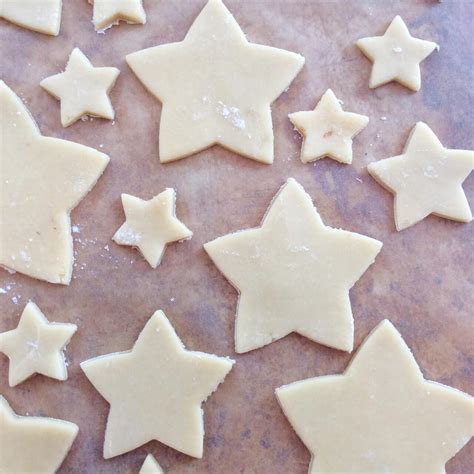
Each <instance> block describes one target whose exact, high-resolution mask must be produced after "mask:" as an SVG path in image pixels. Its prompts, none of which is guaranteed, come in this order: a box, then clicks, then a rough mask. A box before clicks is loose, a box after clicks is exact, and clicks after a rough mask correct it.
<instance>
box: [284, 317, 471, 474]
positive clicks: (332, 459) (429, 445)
mask: <svg viewBox="0 0 474 474" xmlns="http://www.w3.org/2000/svg"><path fill="white" fill-rule="evenodd" d="M276 395H277V398H278V401H279V402H280V404H281V406H282V408H283V411H284V412H285V415H286V416H287V418H288V420H289V421H290V423H291V425H292V426H293V428H294V430H295V431H296V433H297V434H298V436H299V437H300V438H301V440H302V441H303V443H304V444H305V445H306V447H307V448H308V449H309V451H310V452H311V455H312V460H311V464H310V468H309V473H310V474H317V473H327V474H329V473H334V474H336V473H337V474H339V473H342V472H344V473H347V474H349V473H366V474H369V473H377V474H379V473H384V472H386V473H388V472H390V473H394V474H405V473H418V474H426V473H444V472H445V469H444V465H445V464H446V462H447V461H448V460H449V459H450V458H452V457H453V456H454V455H455V454H456V453H457V452H458V451H459V450H460V449H461V448H462V447H463V446H464V445H465V444H466V443H467V442H468V441H469V439H470V438H471V437H472V436H473V434H474V424H473V419H474V402H473V399H472V397H470V396H469V395H467V394H465V393H463V392H460V391H458V390H456V389H454V388H451V387H447V386H445V385H442V384H440V383H437V382H429V381H426V380H424V378H423V374H422V373H421V371H420V368H419V367H418V365H417V363H416V361H415V358H414V357H413V354H412V353H411V351H410V349H409V348H408V346H407V345H406V343H405V341H404V340H403V339H402V337H401V336H400V334H399V333H398V331H397V330H396V329H395V328H394V327H393V326H392V324H391V323H390V322H389V321H388V320H385V321H382V322H381V323H380V324H379V325H378V326H377V327H376V328H375V329H374V330H373V331H372V333H371V334H370V335H369V336H368V337H367V339H366V340H365V341H364V342H363V344H362V346H361V347H360V348H359V350H358V351H357V353H356V355H355V356H354V358H353V359H352V362H351V363H350V365H349V367H348V368H347V369H346V371H345V372H344V374H342V375H328V376H323V377H314V378H312V379H306V380H302V381H299V382H294V383H292V384H289V385H285V386H283V387H280V388H278V389H277V390H276Z"/></svg>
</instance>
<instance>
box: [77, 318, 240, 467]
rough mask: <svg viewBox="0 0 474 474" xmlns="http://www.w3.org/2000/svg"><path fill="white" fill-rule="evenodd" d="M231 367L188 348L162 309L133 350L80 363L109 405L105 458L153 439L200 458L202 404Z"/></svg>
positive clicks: (225, 360) (201, 445)
mask: <svg viewBox="0 0 474 474" xmlns="http://www.w3.org/2000/svg"><path fill="white" fill-rule="evenodd" d="M233 364H234V361H233V360H231V359H228V358H225V357H217V356H215V355H211V354H205V353H203V352H191V351H188V350H186V349H185V348H184V346H183V343H182V342H181V340H180V339H179V338H178V336H177V335H176V333H175V331H174V329H173V326H171V324H170V322H169V321H168V319H166V316H165V314H164V313H163V312H162V311H157V312H156V313H155V314H154V315H153V316H152V317H151V318H150V320H149V321H148V322H147V324H146V325H145V327H144V329H143V330H142V332H141V333H140V336H139V337H138V339H137V342H136V343H135V345H134V346H133V349H132V350H131V351H128V352H119V353H115V354H108V355H104V356H100V357H96V358H94V359H90V360H87V361H85V362H82V363H81V368H82V370H83V371H84V372H85V374H86V376H87V378H88V379H89V380H90V381H91V383H92V384H93V385H94V387H95V388H96V389H97V390H98V391H99V393H100V394H101V395H102V396H103V397H104V398H105V399H106V400H107V401H108V402H109V404H110V412H109V417H108V420H107V428H106V431H105V441H104V458H105V459H108V458H112V457H114V456H118V455H120V454H124V453H126V452H128V451H132V450H133V449H135V448H138V447H139V446H142V445H143V444H145V443H148V442H149V441H151V440H157V441H160V442H161V443H163V444H166V445H167V446H170V447H172V448H174V449H176V450H178V451H181V452H183V453H185V454H187V455H189V456H193V457H196V458H201V457H202V452H203V440H204V427H203V411H202V409H201V404H202V403H203V402H204V401H205V400H206V399H207V397H208V396H209V395H211V394H212V392H214V391H215V390H216V389H217V387H218V385H219V384H220V383H222V382H223V380H224V378H225V376H226V375H227V374H228V373H229V372H230V370H231V369H232V365H233Z"/></svg>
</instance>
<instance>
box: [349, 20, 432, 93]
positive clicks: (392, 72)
mask: <svg viewBox="0 0 474 474" xmlns="http://www.w3.org/2000/svg"><path fill="white" fill-rule="evenodd" d="M356 44H357V46H358V47H359V49H360V50H361V51H362V52H363V53H364V54H365V55H366V56H367V57H368V58H369V59H370V60H371V61H372V62H373V63H374V64H373V66H372V73H371V75H370V83H369V87H370V88H371V89H374V88H375V87H379V86H382V85H383V84H387V83H388V82H391V81H397V82H398V83H400V84H402V85H403V86H405V87H408V88H409V89H411V90H413V91H418V90H420V86H421V74H420V63H421V61H423V60H424V59H425V58H427V57H428V56H429V55H430V54H431V53H432V52H433V51H434V50H435V49H439V46H438V45H437V44H436V43H433V42H432V41H425V40H421V39H418V38H414V37H413V36H411V35H410V32H409V31H408V28H407V26H406V25H405V23H404V21H403V20H402V18H401V17H400V16H398V15H397V16H396V17H395V18H394V19H393V21H392V23H390V26H389V27H388V28H387V31H386V32H385V34H384V35H383V36H373V37H370V38H362V39H360V40H358V41H357V43H356Z"/></svg>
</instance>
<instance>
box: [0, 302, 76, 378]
mask: <svg viewBox="0 0 474 474" xmlns="http://www.w3.org/2000/svg"><path fill="white" fill-rule="evenodd" d="M76 331H77V326H76V325H75V324H65V323H50V322H49V321H48V320H47V319H46V317H45V316H44V314H43V313H42V312H41V310H40V309H39V308H38V306H36V305H35V304H34V303H33V302H32V301H30V302H29V303H28V304H27V305H26V306H25V309H24V310H23V313H22V315H21V318H20V321H19V323H18V326H17V328H16V329H12V330H11V331H7V332H3V333H0V352H3V353H4V354H5V355H6V356H7V357H8V358H9V359H10V370H9V373H8V383H9V384H10V387H15V386H16V385H18V384H20V383H21V382H23V381H25V380H26V379H28V378H29V377H31V376H32V375H34V374H42V375H45V376H47V377H51V378H53V379H57V380H66V379H67V367H66V361H65V359H64V353H63V350H64V349H65V347H66V345H67V344H68V343H69V341H70V340H71V337H72V336H73V334H74V333H75V332H76Z"/></svg>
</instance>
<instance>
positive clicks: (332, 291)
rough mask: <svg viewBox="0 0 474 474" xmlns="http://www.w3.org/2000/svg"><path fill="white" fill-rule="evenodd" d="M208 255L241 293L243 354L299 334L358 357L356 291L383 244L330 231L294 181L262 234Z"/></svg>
mask: <svg viewBox="0 0 474 474" xmlns="http://www.w3.org/2000/svg"><path fill="white" fill-rule="evenodd" d="M204 248H205V249H206V251H207V253H208V254H209V256H210V257H211V259H212V261H213V262H214V263H215V265H216V266H217V267H218V268H219V270H220V271H221V272H222V273H223V274H224V275H225V276H226V277H227V279H228V280H229V281H230V282H231V283H232V284H233V285H234V286H235V288H236V289H237V290H238V291H239V293H240V297H239V302H238V305H237V317H236V326H235V350H236V352H238V353H242V352H247V351H251V350H253V349H258V348H259V347H263V346H265V345H267V344H270V343H271V342H273V341H276V340H277V339H280V338H282V337H285V336H286V335H288V334H290V333H292V332H297V333H299V334H301V335H302V336H306V337H308V338H309V339H312V340H313V341H316V342H319V343H320V344H324V345H326V346H330V347H334V348H336V349H341V350H345V351H349V352H350V351H352V347H353V339H354V321H353V318H352V310H351V303H350V300H349V290H350V288H351V287H352V286H353V285H354V284H355V282H356V281H357V280H358V279H359V278H360V277H361V276H362V275H363V273H364V272H365V271H366V270H367V268H368V267H369V266H370V265H371V264H372V263H373V262H374V260H375V257H376V256H377V254H378V253H379V252H380V249H381V248H382V243H381V242H379V241H378V240H375V239H371V238H369V237H366V236H364V235H360V234H356V233H353V232H347V231H345V230H340V229H332V228H331V227H327V226H325V225H324V223H323V221H322V220H321V216H320V215H319V214H318V211H317V210H316V208H315V207H314V206H313V202H312V200H311V197H310V196H309V195H308V194H306V192H305V191H304V189H303V187H302V186H301V185H300V184H298V183H297V182H296V181H295V180H294V179H289V180H288V181H287V183H286V184H285V186H283V188H282V189H281V190H280V191H279V193H278V194H277V195H276V197H275V198H274V199H273V201H272V204H271V205H270V208H269V209H268V210H267V213H266V214H265V217H264V219H263V222H262V224H261V227H259V228H256V229H249V230H244V231H241V232H236V233H233V234H229V235H226V236H224V237H220V238H218V239H216V240H213V241H212V242H209V243H207V244H205V245H204Z"/></svg>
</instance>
